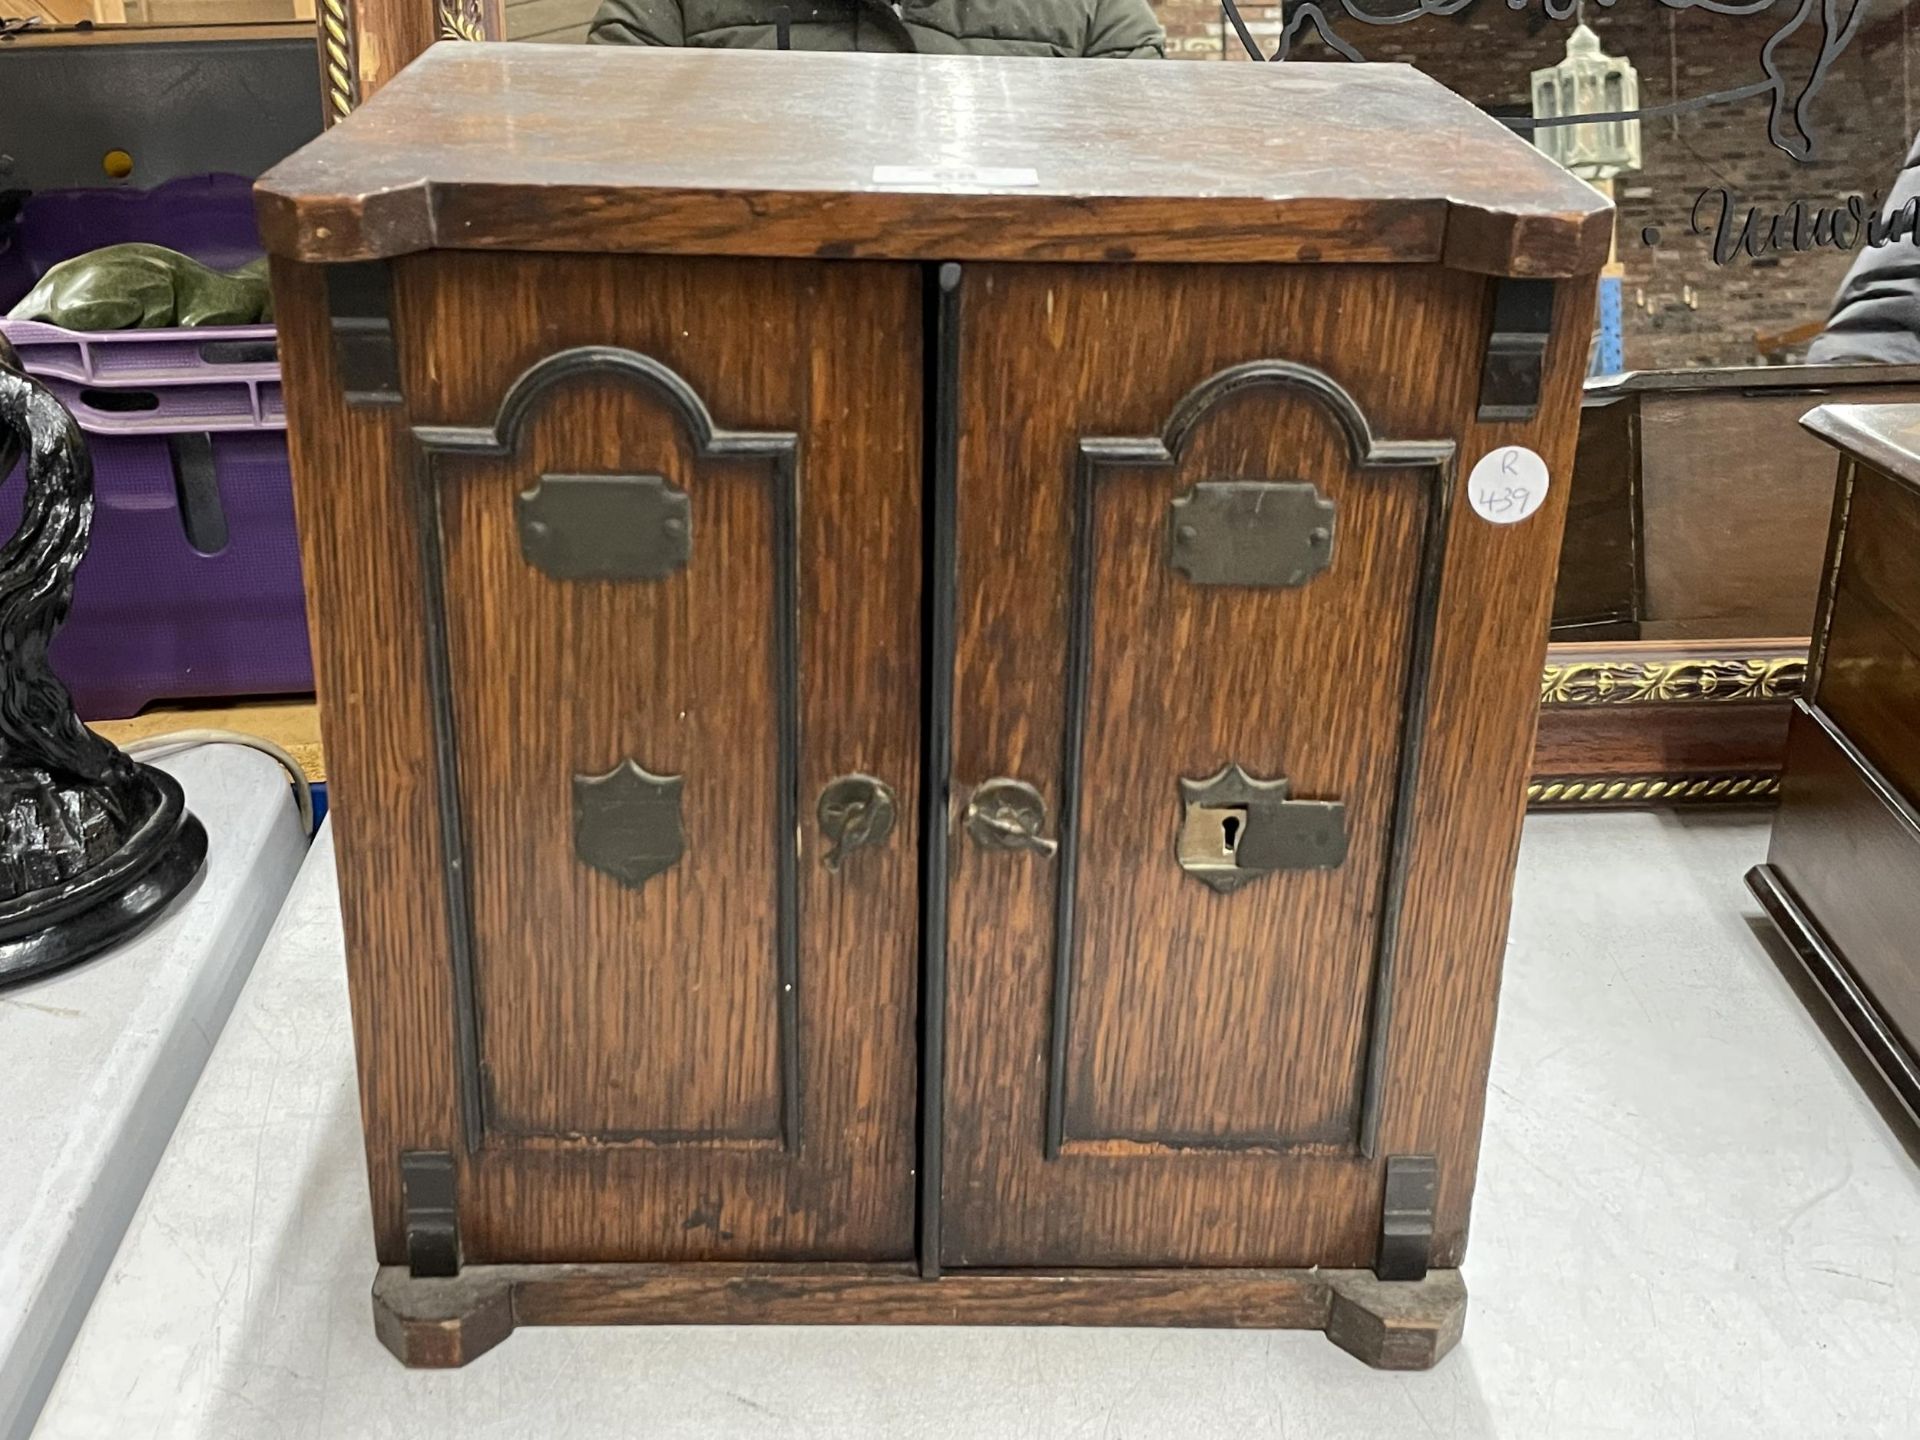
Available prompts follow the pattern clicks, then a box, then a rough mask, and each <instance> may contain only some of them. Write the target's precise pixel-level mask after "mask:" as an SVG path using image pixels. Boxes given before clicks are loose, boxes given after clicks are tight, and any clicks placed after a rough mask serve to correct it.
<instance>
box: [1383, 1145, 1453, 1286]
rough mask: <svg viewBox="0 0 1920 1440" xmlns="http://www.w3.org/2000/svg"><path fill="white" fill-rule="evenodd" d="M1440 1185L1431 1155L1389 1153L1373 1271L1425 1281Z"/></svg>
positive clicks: (1388, 1277)
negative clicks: (1377, 1247)
mask: <svg viewBox="0 0 1920 1440" xmlns="http://www.w3.org/2000/svg"><path fill="white" fill-rule="evenodd" d="M1439 1185H1440V1167H1439V1163H1438V1162H1437V1161H1436V1160H1435V1159H1434V1158H1433V1156H1431V1155H1389V1156H1388V1157H1387V1186H1386V1194H1385V1196H1384V1197H1383V1199H1382V1202H1381V1207H1380V1252H1379V1255H1378V1257H1377V1258H1376V1259H1375V1260H1374V1262H1373V1273H1374V1274H1375V1275H1377V1276H1378V1277H1379V1278H1380V1279H1382V1280H1424V1279H1426V1278H1427V1266H1428V1264H1429V1263H1430V1262H1431V1260H1432V1257H1433V1202H1434V1194H1435V1192H1436V1191H1437V1190H1438V1189H1439Z"/></svg>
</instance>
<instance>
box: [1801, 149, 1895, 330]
mask: <svg viewBox="0 0 1920 1440" xmlns="http://www.w3.org/2000/svg"><path fill="white" fill-rule="evenodd" d="M1881 214H1882V215H1884V216H1885V217H1886V218H1887V220H1888V221H1889V222H1891V224H1892V231H1891V233H1889V234H1888V235H1887V236H1886V243H1885V244H1884V245H1874V246H1869V245H1868V244H1867V243H1866V241H1865V239H1864V237H1863V238H1862V240H1861V249H1860V256H1859V258H1858V259H1857V260H1855V261H1854V262H1853V268H1852V269H1851V270H1849V271H1847V278H1846V279H1845V280H1843V281H1841V282H1840V293H1839V294H1837V295H1836V296H1834V299H1833V313H1832V314H1831V315H1829V316H1828V317H1827V328H1826V329H1825V330H1823V331H1821V332H1820V335H1819V336H1818V338H1816V339H1815V340H1814V342H1813V344H1811V345H1809V346H1808V347H1807V360H1808V363H1810V364H1814V365H1845V364H1849V363H1857V362H1860V361H1865V362H1867V363H1869V364H1882V365H1916V364H1920V233H1917V232H1920V227H1917V226H1916V224H1915V220H1916V217H1920V136H1917V137H1915V140H1914V146H1913V149H1912V150H1911V151H1909V152H1908V154H1907V163H1906V164H1905V165H1904V166H1903V167H1901V170H1900V178H1899V179H1898V180H1895V181H1894V182H1893V193H1892V194H1891V195H1889V196H1888V197H1887V203H1886V206H1885V208H1884V209H1883V210H1882V211H1881Z"/></svg>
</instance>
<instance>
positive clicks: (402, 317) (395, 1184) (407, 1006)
mask: <svg viewBox="0 0 1920 1440" xmlns="http://www.w3.org/2000/svg"><path fill="white" fill-rule="evenodd" d="M275 284H276V295H277V297H278V301H279V314H280V317H281V319H280V324H281V330H282V336H283V350H284V352H285V358H284V365H285V372H286V381H287V385H288V387H289V388H288V406H289V413H290V416H291V421H292V442H293V454H294V466H295V473H296V480H297V487H298V500H299V508H300V519H301V528H302V532H303V543H304V546H305V558H306V565H307V579H308V585H309V591H310V594H311V618H312V623H313V626H314V629H315V636H316V640H317V642H318V643H317V645H316V659H317V662H318V667H319V674H320V687H321V702H322V707H323V710H322V718H323V722H324V728H325V737H326V744H327V759H328V770H329V776H330V780H331V783H332V787H333V802H334V809H333V816H334V820H333V824H334V826H335V832H336V840H337V845H338V865H339V872H340V880H341V892H342V893H341V904H342V912H343V918H344V922H345V926H346V936H347V951H348V965H349V974H350V981H351V986H352V992H353V1009H354V1024H355V1033H356V1040H357V1044H358V1050H359V1068H360V1080H361V1091H362V1110H363V1115H364V1119H365V1122H366V1134H367V1146H368V1159H369V1167H370V1174H371V1177H372V1185H373V1195H374V1209H375V1217H376V1227H377V1230H378V1238H379V1248H380V1254H381V1258H382V1260H383V1261H385V1262H386V1263H403V1262H404V1261H405V1260H406V1255H407V1234H408V1219H407V1215H408V1212H407V1208H406V1200H405V1196H404V1195H403V1189H404V1186H403V1184H402V1171H403V1156H409V1155H412V1156H424V1157H425V1159H424V1160H421V1159H418V1158H414V1159H410V1160H409V1161H407V1162H406V1164H407V1166H409V1167H411V1170H410V1173H414V1174H431V1173H434V1171H435V1167H438V1169H439V1173H442V1174H444V1173H446V1169H447V1166H448V1165H449V1164H450V1166H451V1174H452V1178H453V1182H454V1190H455V1210H456V1214H457V1219H458V1227H459V1236H460V1245H461V1249H462V1251H463V1252H464V1257H465V1260H466V1261H467V1262H469V1263H508V1262H538V1261H623V1260H633V1261H638V1260H681V1259H779V1260H797V1259H869V1260H878V1259H904V1258H906V1257H909V1256H911V1255H912V1253H913V1229H914V1202H913V1165H914V1115H915V1079H914V1072H915V1051H914V1022H915V989H916V963H915V950H914V946H915V933H916V880H915V854H916V850H917V840H918V836H917V828H918V827H917V824H916V820H915V817H916V815H917V814H918V808H919V796H918V764H919V761H918V734H919V724H920V714H919V699H918V697H919V693H920V685H919V670H920V660H919V642H918V626H919V604H920V548H921V518H920V449H921V416H920V399H919V390H920V386H919V376H920V373H921V341H920V305H921V301H920V293H921V290H920V286H921V279H920V274H919V272H918V270H917V269H916V268H914V267H910V266H889V265H856V264H848V263H831V262H775V261H755V260H722V259H664V258H646V257H630V256H574V255H534V254H517V253H516V254H483V253H447V252H441V253H434V254H429V255H423V256H417V257H409V258H406V259H402V260H398V261H395V262H392V263H391V264H388V265H385V266H375V267H355V268H354V269H352V270H343V269H340V268H339V267H335V268H334V270H333V271H332V272H331V273H329V272H324V271H321V270H319V269H317V268H313V267H305V266H298V265H281V266H280V268H279V269H278V270H277V272H276V277H275ZM443 1157H445V1158H443ZM422 1165H424V1166H425V1167H426V1168H425V1170H422V1169H421V1168H420V1167H421V1166H422ZM418 1198H419V1197H418V1196H416V1197H415V1199H416V1202H417V1201H418Z"/></svg>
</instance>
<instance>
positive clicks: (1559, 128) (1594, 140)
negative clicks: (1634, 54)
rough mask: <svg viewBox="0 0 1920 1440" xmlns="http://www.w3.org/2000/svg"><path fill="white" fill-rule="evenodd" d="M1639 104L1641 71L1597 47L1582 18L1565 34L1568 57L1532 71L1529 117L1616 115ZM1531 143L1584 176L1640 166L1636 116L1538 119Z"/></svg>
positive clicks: (1594, 176) (1600, 175)
mask: <svg viewBox="0 0 1920 1440" xmlns="http://www.w3.org/2000/svg"><path fill="white" fill-rule="evenodd" d="M1639 108H1640V77H1639V75H1638V74H1636V73H1635V72H1634V68H1633V65H1632V64H1631V63H1630V62H1629V61H1626V60H1622V59H1619V58H1617V57H1615V56H1612V55H1609V54H1607V53H1606V52H1605V51H1603V50H1602V49H1601V48H1600V37H1599V36H1598V35H1595V34H1594V33H1593V31H1591V30H1590V29H1588V28H1587V26H1586V24H1585V23H1584V22H1583V23H1581V24H1579V25H1576V26H1574V27H1573V34H1572V35H1570V36H1569V37H1568V38H1567V58H1566V59H1564V60H1562V61H1561V62H1560V63H1559V64H1558V65H1551V66H1548V67H1547V68H1546V69H1545V70H1536V71H1534V72H1533V118H1534V119H1536V120H1552V119H1556V118H1558V117H1560V116H1562V115H1617V114H1620V113H1621V112H1623V111H1628V110H1637V109H1639ZM1533 137H1534V143H1535V144H1537V145H1538V146H1539V147H1540V148H1541V149H1542V150H1544V151H1546V152H1547V154H1549V155H1551V156H1552V157H1553V158H1554V159H1555V160H1558V161H1559V162H1560V163H1561V164H1562V165H1564V166H1566V167H1567V169H1569V170H1571V171H1572V172H1573V173H1574V174H1576V175H1578V176H1579V177H1580V178H1581V179H1582V180H1611V179H1613V177H1614V176H1616V175H1622V174H1625V173H1626V172H1627V171H1629V170H1638V169H1639V168H1640V122H1639V121H1638V120H1600V121H1596V122H1594V123H1592V124H1589V125H1542V126H1540V127H1539V128H1538V129H1536V130H1535V131H1534V132H1533Z"/></svg>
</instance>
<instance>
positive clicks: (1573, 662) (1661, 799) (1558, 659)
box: [1527, 639, 1807, 809]
mask: <svg viewBox="0 0 1920 1440" xmlns="http://www.w3.org/2000/svg"><path fill="white" fill-rule="evenodd" d="M1806 677H1807V642H1806V641H1805V640H1799V639H1791V640H1760V641H1746V642H1722V644H1721V645H1718V646H1716V645H1714V644H1712V643H1705V644H1702V643H1699V642H1693V641H1665V642H1661V641H1642V642H1636V643H1633V644H1630V645H1621V644H1615V645H1612V646H1605V647H1603V646H1590V645H1552V646H1549V647H1548V650H1547V665H1546V669H1545V671H1544V672H1543V673H1542V675H1541V677H1540V733H1539V740H1538V743H1537V745H1536V747H1535V751H1534V767H1533V769H1534V773H1533V777H1532V780H1531V781H1530V783H1529V784H1528V786H1527V803H1528V804H1529V805H1533V806H1538V807H1550V808H1556V809H1565V808H1575V807H1597V806H1632V805H1673V804H1753V803H1766V802H1770V801H1772V800H1773V799H1774V798H1775V797H1776V796H1777V794H1778V793H1779V789H1780V753H1781V749H1782V746H1783V744H1784V741H1785V735H1786V723H1787V716H1788V713H1789V711H1790V710H1791V708H1792V705H1793V701H1794V698H1795V697H1796V696H1798V695H1799V694H1800V692H1801V690H1802V688H1803V687H1804V685H1805V683H1806Z"/></svg>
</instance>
